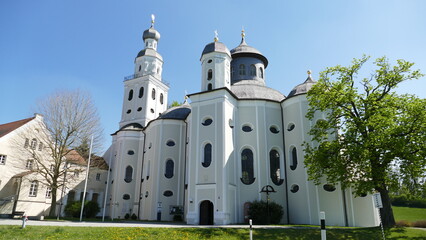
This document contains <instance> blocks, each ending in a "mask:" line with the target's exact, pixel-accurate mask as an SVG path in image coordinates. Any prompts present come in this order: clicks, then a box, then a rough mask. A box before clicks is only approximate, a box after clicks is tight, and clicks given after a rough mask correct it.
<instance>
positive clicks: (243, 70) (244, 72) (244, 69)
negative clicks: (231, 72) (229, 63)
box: [238, 64, 246, 76]
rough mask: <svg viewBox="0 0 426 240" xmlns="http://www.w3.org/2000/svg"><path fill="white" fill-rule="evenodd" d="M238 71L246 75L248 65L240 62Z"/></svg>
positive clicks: (241, 74)
mask: <svg viewBox="0 0 426 240" xmlns="http://www.w3.org/2000/svg"><path fill="white" fill-rule="evenodd" d="M238 73H239V74H240V76H244V75H246V66H244V64H240V67H239V72H238Z"/></svg>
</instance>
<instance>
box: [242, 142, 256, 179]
mask: <svg viewBox="0 0 426 240" xmlns="http://www.w3.org/2000/svg"><path fill="white" fill-rule="evenodd" d="M245 158H246V159H245ZM240 162H241V178H240V179H241V182H242V183H243V184H245V185H250V184H253V183H254V181H255V180H256V178H255V177H254V173H255V171H254V153H253V151H252V150H251V149H250V148H247V147H246V148H244V149H243V150H242V151H241V154H240Z"/></svg>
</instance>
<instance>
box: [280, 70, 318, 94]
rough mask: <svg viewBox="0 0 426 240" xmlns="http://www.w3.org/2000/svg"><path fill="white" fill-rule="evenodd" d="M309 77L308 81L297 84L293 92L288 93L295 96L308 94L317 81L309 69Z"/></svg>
mask: <svg viewBox="0 0 426 240" xmlns="http://www.w3.org/2000/svg"><path fill="white" fill-rule="evenodd" d="M308 74H309V75H308V78H307V79H306V81H305V82H304V83H301V84H299V85H297V86H296V87H294V88H293V89H292V90H291V92H290V93H289V94H288V97H287V98H289V97H294V96H297V95H301V94H306V93H308V91H309V90H311V88H312V86H313V85H314V84H315V83H317V82H315V81H314V80H313V79H312V77H311V73H310V72H309V71H308Z"/></svg>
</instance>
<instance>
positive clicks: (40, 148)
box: [38, 142, 43, 151]
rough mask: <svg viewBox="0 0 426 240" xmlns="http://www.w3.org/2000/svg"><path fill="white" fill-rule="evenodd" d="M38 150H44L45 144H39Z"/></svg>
mask: <svg viewBox="0 0 426 240" xmlns="http://www.w3.org/2000/svg"><path fill="white" fill-rule="evenodd" d="M38 150H39V151H41V150H43V143H42V142H40V143H39V144H38Z"/></svg>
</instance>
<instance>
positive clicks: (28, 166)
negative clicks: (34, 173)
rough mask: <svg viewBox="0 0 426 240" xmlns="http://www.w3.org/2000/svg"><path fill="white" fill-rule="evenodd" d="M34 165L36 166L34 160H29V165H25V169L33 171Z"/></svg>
mask: <svg viewBox="0 0 426 240" xmlns="http://www.w3.org/2000/svg"><path fill="white" fill-rule="evenodd" d="M33 165H34V160H32V159H29V160H27V164H26V165H25V168H26V169H30V170H32V169H33Z"/></svg>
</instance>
